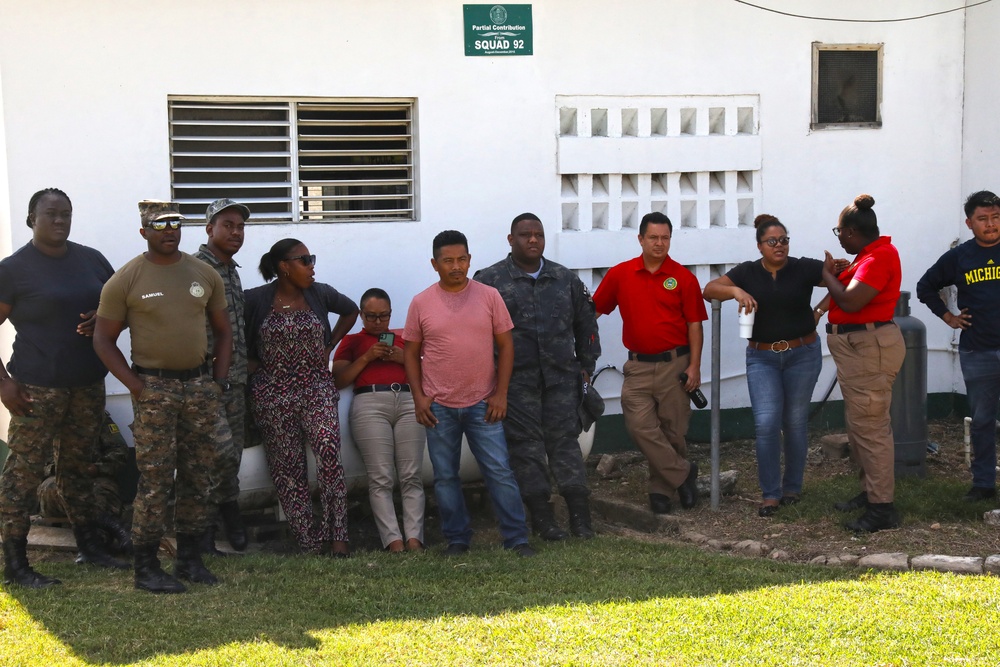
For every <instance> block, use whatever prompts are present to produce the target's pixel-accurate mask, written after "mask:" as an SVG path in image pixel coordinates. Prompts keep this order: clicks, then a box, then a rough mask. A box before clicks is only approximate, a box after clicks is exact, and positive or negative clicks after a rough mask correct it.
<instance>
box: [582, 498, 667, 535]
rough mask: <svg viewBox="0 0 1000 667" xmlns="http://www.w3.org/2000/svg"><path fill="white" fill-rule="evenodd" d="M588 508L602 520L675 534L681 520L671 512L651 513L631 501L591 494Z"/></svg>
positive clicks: (636, 528)
mask: <svg viewBox="0 0 1000 667" xmlns="http://www.w3.org/2000/svg"><path fill="white" fill-rule="evenodd" d="M590 509H591V511H592V512H593V513H594V514H595V515H597V517H598V518H600V519H601V520H602V521H606V522H608V523H616V524H623V525H626V526H628V527H629V528H632V529H633V530H640V531H643V532H645V533H671V534H675V535H676V534H678V533H679V532H680V526H681V521H682V520H681V519H680V518H678V517H676V516H674V515H673V514H653V513H652V512H651V511H649V510H648V509H645V508H644V507H638V506H636V505H634V504H632V503H626V502H621V501H618V500H609V499H607V498H595V497H594V496H591V497H590Z"/></svg>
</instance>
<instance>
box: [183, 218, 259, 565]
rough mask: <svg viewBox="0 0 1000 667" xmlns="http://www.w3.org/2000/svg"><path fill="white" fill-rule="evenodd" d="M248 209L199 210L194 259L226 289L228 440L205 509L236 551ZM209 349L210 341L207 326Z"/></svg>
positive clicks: (210, 537)
mask: <svg viewBox="0 0 1000 667" xmlns="http://www.w3.org/2000/svg"><path fill="white" fill-rule="evenodd" d="M249 217H250V209H249V208H247V207H246V206H244V205H243V204H240V203H237V202H235V201H233V200H232V199H216V200H215V201H213V202H212V203H211V204H209V205H208V209H207V210H206V211H205V231H206V232H207V233H208V242H207V243H203V244H202V245H201V247H200V248H198V252H197V253H195V257H197V258H198V259H200V260H201V261H203V262H205V263H206V264H208V265H209V266H211V267H212V268H213V269H215V270H216V271H217V272H218V274H219V276H220V277H221V278H222V284H223V285H225V288H226V303H227V304H228V311H229V324H230V326H231V327H232V330H233V348H232V351H233V360H232V363H231V364H230V366H229V376H228V377H227V378H226V385H225V386H223V388H222V389H223V393H222V403H223V406H222V413H221V419H222V420H223V421H224V422H226V424H227V425H228V428H229V432H230V433H232V436H233V437H232V438H217V439H216V441H217V443H219V444H220V445H222V446H223V447H224V449H223V450H222V451H219V452H217V458H216V461H215V464H214V465H213V467H212V471H211V476H212V488H211V491H210V493H209V499H208V501H209V508H210V510H212V511H214V510H215V509H216V508H218V513H219V515H220V516H221V517H222V523H223V525H224V527H225V529H226V537H227V539H228V540H229V544H230V545H231V546H232V547H233V548H234V549H236V550H237V551H243V550H244V549H246V548H247V533H246V529H245V528H244V527H243V519H242V517H241V516H240V505H239V500H238V499H239V495H240V479H239V472H240V459H241V458H242V457H243V448H244V446H245V444H246V442H245V441H246V419H247V404H246V389H247V338H246V316H245V315H244V312H245V309H246V303H245V299H244V297H243V284H242V283H241V282H240V272H239V271H238V269H239V264H237V263H236V260H235V259H233V256H234V255H235V254H236V253H238V252H239V251H240V248H242V247H243V230H244V227H245V226H246V221H247V218H249ZM207 330H208V341H209V347H212V343H213V337H212V331H211V326H208V328H207ZM201 548H202V552H203V553H209V554H214V555H219V554H220V553H221V552H220V551H218V549H216V548H215V522H214V521H212V522H211V523H210V524H209V526H208V530H207V531H206V532H205V537H204V539H203V541H202V547H201Z"/></svg>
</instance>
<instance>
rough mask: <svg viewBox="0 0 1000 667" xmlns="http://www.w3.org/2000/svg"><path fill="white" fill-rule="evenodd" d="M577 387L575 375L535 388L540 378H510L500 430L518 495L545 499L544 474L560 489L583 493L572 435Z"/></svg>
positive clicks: (582, 468) (575, 433) (575, 434)
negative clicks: (541, 496) (565, 380)
mask: <svg viewBox="0 0 1000 667" xmlns="http://www.w3.org/2000/svg"><path fill="white" fill-rule="evenodd" d="M580 390H581V385H580V381H578V380H575V379H574V380H571V381H570V382H565V383H562V384H558V385H554V386H550V387H543V386H541V378H540V377H534V376H532V377H518V375H515V376H514V378H513V379H512V380H511V384H510V389H509V390H508V391H507V417H506V419H504V422H503V430H504V436H505V437H506V438H507V451H508V452H509V454H510V467H511V469H512V470H513V471H514V477H515V478H516V479H517V485H518V486H519V487H520V488H521V497H522V498H530V497H532V496H539V495H544V496H546V497H548V496H549V495H550V494H551V493H552V484H551V483H550V482H549V473H550V472H551V474H552V478H554V479H555V482H556V485H557V486H558V487H559V492H560V493H565V492H566V491H567V490H571V491H576V492H578V493H580V492H586V491H587V469H586V465H585V464H584V462H583V455H582V453H581V452H580V441H579V439H578V438H579V435H580V431H581V424H580V416H579V413H578V412H577V407H578V406H579V405H580Z"/></svg>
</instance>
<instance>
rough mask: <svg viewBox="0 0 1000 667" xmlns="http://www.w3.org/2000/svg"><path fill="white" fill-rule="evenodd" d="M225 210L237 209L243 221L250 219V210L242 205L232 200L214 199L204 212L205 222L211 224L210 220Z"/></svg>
mask: <svg viewBox="0 0 1000 667" xmlns="http://www.w3.org/2000/svg"><path fill="white" fill-rule="evenodd" d="M227 208H238V209H239V210H240V213H241V214H242V215H243V219H244V220H246V219H247V218H249V217H250V209H248V208H247V207H246V206H244V205H243V204H240V203H239V202H235V201H233V200H232V199H216V200H215V201H214V202H212V203H211V204H209V205H208V210H206V211H205V222H207V223H209V224H211V222H212V218H214V217H215V216H216V215H218V214H219V213H222V212H223V211H225V210H226V209H227Z"/></svg>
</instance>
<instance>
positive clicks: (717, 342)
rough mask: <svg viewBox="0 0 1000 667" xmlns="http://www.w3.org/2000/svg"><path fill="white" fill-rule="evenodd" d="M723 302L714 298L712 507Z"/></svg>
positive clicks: (715, 492)
mask: <svg viewBox="0 0 1000 667" xmlns="http://www.w3.org/2000/svg"><path fill="white" fill-rule="evenodd" d="M721 337H722V302H721V301H719V300H718V299H712V417H711V425H712V445H711V447H712V496H711V498H712V509H713V510H716V511H718V509H719V495H720V494H719V437H720V435H721V433H722V428H721V424H720V418H721V415H722V411H721V410H720V408H719V403H720V402H721V400H722V387H720V386H719V385H720V384H721V383H720V382H719V376H720V375H721V374H722V354H721V351H722V340H721Z"/></svg>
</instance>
